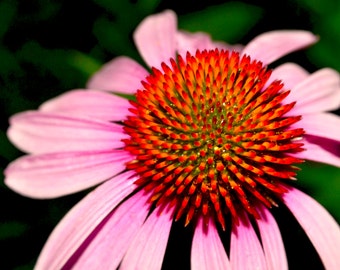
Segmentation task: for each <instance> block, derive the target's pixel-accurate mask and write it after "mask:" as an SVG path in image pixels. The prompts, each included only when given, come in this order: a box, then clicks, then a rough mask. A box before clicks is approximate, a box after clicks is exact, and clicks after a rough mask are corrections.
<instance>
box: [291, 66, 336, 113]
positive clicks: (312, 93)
mask: <svg viewBox="0 0 340 270" xmlns="http://www.w3.org/2000/svg"><path fill="white" fill-rule="evenodd" d="M290 100H293V101H298V103H297V105H296V106H295V107H294V108H293V110H292V111H291V113H294V114H295V115H297V114H301V115H304V114H307V113H317V112H323V111H329V110H334V109H337V108H339V107H340V76H339V73H338V72H336V71H335V70H333V69H329V68H324V69H321V70H319V71H316V72H315V73H313V74H311V75H310V76H309V77H308V78H307V79H306V80H304V81H302V82H301V83H299V84H298V85H296V86H295V87H294V88H292V93H291V95H289V96H288V97H287V101H288V102H289V101H290ZM285 101H286V100H285Z"/></svg>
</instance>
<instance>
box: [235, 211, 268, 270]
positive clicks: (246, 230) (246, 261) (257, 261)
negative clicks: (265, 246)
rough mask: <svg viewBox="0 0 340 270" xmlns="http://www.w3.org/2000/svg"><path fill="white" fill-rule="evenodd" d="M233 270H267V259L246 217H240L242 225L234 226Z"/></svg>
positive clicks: (244, 215)
mask: <svg viewBox="0 0 340 270" xmlns="http://www.w3.org/2000/svg"><path fill="white" fill-rule="evenodd" d="M230 264H231V269H242V270H254V269H258V270H265V269H267V264H266V259H265V256H264V253H263V250H262V247H261V244H260V241H259V239H258V238H257V236H256V233H255V231H254V229H253V227H252V225H251V223H250V221H249V219H248V217H247V216H246V214H243V215H242V216H240V224H239V225H235V224H233V226H232V232H231V239H230Z"/></svg>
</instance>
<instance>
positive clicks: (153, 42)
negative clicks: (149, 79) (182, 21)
mask: <svg viewBox="0 0 340 270" xmlns="http://www.w3.org/2000/svg"><path fill="white" fill-rule="evenodd" d="M176 32H177V16H176V14H175V13H174V12H173V11H171V10H166V11H163V12H161V13H158V14H155V15H150V16H148V17H146V18H145V19H144V20H143V21H142V22H141V23H140V24H139V25H138V27H137V28H136V30H135V32H134V34H133V38H134V41H135V44H136V46H137V49H138V51H139V53H140V55H141V56H142V57H143V59H144V61H145V62H146V63H147V64H148V65H149V66H150V67H156V68H160V64H161V63H162V62H165V63H167V62H168V60H169V59H170V58H171V57H172V58H175V56H176V54H175V53H176Z"/></svg>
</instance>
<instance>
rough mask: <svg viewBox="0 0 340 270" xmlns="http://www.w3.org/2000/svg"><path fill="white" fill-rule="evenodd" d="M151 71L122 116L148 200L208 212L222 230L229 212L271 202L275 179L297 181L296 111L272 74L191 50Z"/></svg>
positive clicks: (186, 211)
mask: <svg viewBox="0 0 340 270" xmlns="http://www.w3.org/2000/svg"><path fill="white" fill-rule="evenodd" d="M161 67H162V70H158V69H155V68H153V69H152V73H151V74H150V75H149V76H148V77H147V78H146V79H145V81H143V82H142V88H141V89H140V90H138V91H137V93H136V99H135V101H131V105H132V107H131V109H130V111H131V113H132V115H131V116H129V117H128V118H127V119H126V120H125V121H124V129H125V132H126V133H127V134H128V135H129V136H130V138H129V139H126V140H124V142H125V145H126V146H125V150H127V151H129V152H130V153H131V154H132V155H133V156H135V158H134V160H132V161H131V162H129V163H128V164H127V169H130V170H135V172H136V173H137V174H138V175H139V179H138V180H137V181H136V183H137V184H138V185H140V186H142V187H143V188H144V189H145V190H147V191H148V192H150V202H151V203H153V204H155V205H156V206H159V205H164V204H165V205H169V206H172V207H175V218H176V220H178V219H179V218H181V217H182V216H184V217H185V224H186V225H187V224H188V223H189V222H190V221H191V220H192V219H193V218H194V217H197V216H198V215H203V216H204V217H206V218H210V217H211V218H215V219H217V220H218V222H219V223H220V224H221V226H222V228H224V227H225V218H226V215H227V214H228V213H231V215H232V218H234V219H235V220H236V221H237V219H238V214H237V213H238V211H239V210H240V209H245V210H246V211H247V212H248V213H250V214H252V215H253V216H255V217H256V218H258V217H259V215H258V213H257V212H256V207H255V205H256V204H258V203H262V204H264V205H265V206H267V207H272V206H273V205H276V203H275V200H276V197H277V196H278V195H280V194H282V193H284V192H285V190H284V189H283V188H282V185H279V184H280V183H282V182H287V181H290V180H292V179H294V177H295V175H296V170H297V167H295V166H294V164H297V163H300V162H302V160H300V159H297V158H295V157H293V155H290V154H291V153H294V152H296V151H301V150H302V146H303V144H302V143H299V140H298V139H299V138H301V136H302V135H303V133H304V130H303V129H302V128H294V129H293V128H292V127H291V126H292V124H294V123H296V122H298V121H299V120H300V118H301V117H300V116H286V114H287V112H289V111H291V109H292V108H293V107H294V105H295V103H288V104H286V103H284V99H285V98H286V97H287V95H288V94H289V90H286V89H285V88H284V86H283V84H282V83H281V82H280V81H274V82H272V83H271V84H269V85H268V86H265V85H266V82H267V81H268V79H269V77H270V75H271V71H270V70H268V69H267V68H266V67H265V66H263V64H262V63H261V62H259V61H256V60H251V59H250V57H249V56H240V54H239V53H238V52H230V51H228V50H218V49H216V50H210V51H206V50H204V51H197V52H196V54H195V55H191V54H190V53H187V55H186V57H185V58H182V57H181V56H180V55H179V56H178V57H177V59H176V60H175V59H171V60H170V64H169V65H166V64H165V63H162V65H161Z"/></svg>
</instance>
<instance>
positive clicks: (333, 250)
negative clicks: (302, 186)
mask: <svg viewBox="0 0 340 270" xmlns="http://www.w3.org/2000/svg"><path fill="white" fill-rule="evenodd" d="M282 197H283V201H284V203H285V204H286V205H287V207H288V208H289V209H290V211H291V212H292V213H293V215H294V216H295V218H296V219H297V220H298V222H299V223H300V225H301V227H302V228H303V229H304V230H305V232H306V234H307V236H308V237H309V239H310V241H311V242H312V244H313V245H314V247H315V249H316V251H317V252H318V254H319V256H320V258H321V261H322V262H323V264H324V266H325V268H326V269H330V270H332V269H340V257H339V250H340V228H339V225H338V224H337V222H336V221H335V220H334V219H333V217H332V216H331V215H330V214H329V213H328V212H327V211H326V209H324V208H323V207H322V206H321V205H320V204H319V203H318V202H317V201H315V200H314V199H313V198H311V197H309V196H308V195H306V194H304V193H303V192H301V191H299V190H298V189H295V188H292V187H289V191H288V192H286V193H284V194H283V196H282Z"/></svg>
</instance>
